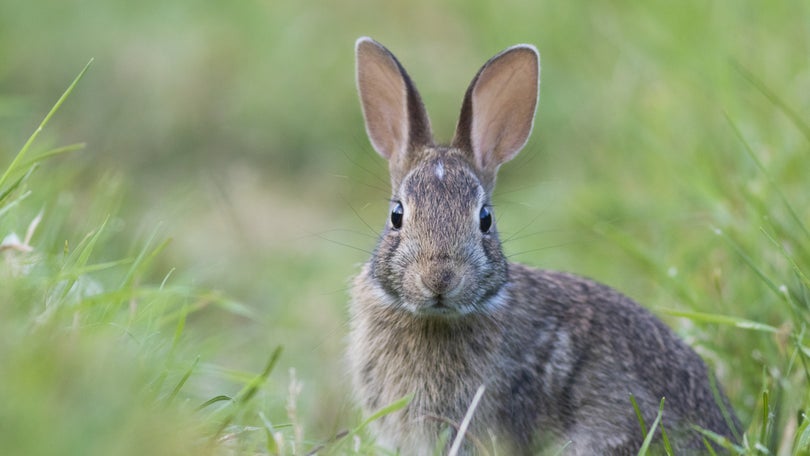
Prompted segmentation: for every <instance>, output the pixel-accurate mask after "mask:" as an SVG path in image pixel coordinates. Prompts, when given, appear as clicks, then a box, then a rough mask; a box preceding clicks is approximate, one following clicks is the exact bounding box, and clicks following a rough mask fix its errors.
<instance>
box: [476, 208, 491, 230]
mask: <svg viewBox="0 0 810 456" xmlns="http://www.w3.org/2000/svg"><path fill="white" fill-rule="evenodd" d="M478 218H479V223H480V225H479V227H480V228H481V232H482V233H489V229H490V228H491V227H492V211H490V210H489V208H488V207H487V206H483V207H482V208H481V213H480V214H479V215H478Z"/></svg>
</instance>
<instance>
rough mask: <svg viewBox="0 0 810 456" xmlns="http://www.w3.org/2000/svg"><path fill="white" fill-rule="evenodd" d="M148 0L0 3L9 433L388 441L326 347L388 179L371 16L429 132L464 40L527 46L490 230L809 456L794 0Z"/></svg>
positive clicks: (441, 127) (244, 448) (64, 437)
mask: <svg viewBox="0 0 810 456" xmlns="http://www.w3.org/2000/svg"><path fill="white" fill-rule="evenodd" d="M139 5H140V6H133V5H130V4H129V3H126V2H117V1H108V2H99V1H90V2H86V3H83V4H82V5H79V4H72V3H70V2H68V3H64V2H62V3H59V4H58V5H57V2H5V3H3V4H0V55H3V56H4V62H6V65H4V66H3V68H2V69H0V175H2V177H0V242H2V243H3V247H0V375H1V376H2V378H3V381H2V382H0V398H3V399H2V403H0V453H3V454H55V453H59V454H129V453H132V454H141V453H144V452H149V453H154V454H184V453H190V454H200V453H203V454H205V453H210V454H248V453H252V454H256V453H258V454H306V453H307V452H309V451H313V450H315V449H318V448H321V450H320V453H319V454H358V453H359V454H374V452H375V451H377V450H375V449H374V447H373V441H371V440H370V438H369V437H368V432H367V430H366V427H367V425H368V421H367V419H368V417H366V418H365V419H364V418H363V417H360V416H359V414H358V412H357V411H356V409H355V406H354V403H353V401H352V399H351V397H350V395H349V393H348V390H349V388H348V386H347V381H346V379H345V366H344V363H343V357H342V347H343V342H342V341H343V338H344V337H345V334H346V331H347V329H346V312H345V306H346V300H347V297H346V295H347V293H346V282H347V278H348V277H349V276H350V275H351V274H353V273H355V272H356V271H357V267H356V264H357V263H359V262H361V261H364V260H365V259H366V258H367V253H366V252H367V251H368V250H369V249H370V248H371V246H372V245H373V243H374V239H375V233H374V230H375V229H376V227H377V226H379V225H380V224H381V223H382V221H383V218H384V217H385V211H386V203H385V199H386V198H387V196H388V195H387V179H386V171H385V164H384V163H383V162H382V161H381V160H380V159H378V158H377V157H376V156H375V154H374V153H373V151H371V148H370V147H369V146H368V144H367V141H366V139H365V137H364V132H363V127H362V122H361V119H360V112H359V109H358V105H357V101H356V95H355V93H354V89H353V80H352V64H353V62H352V55H351V49H352V43H353V42H354V40H355V39H356V38H357V37H358V36H360V35H370V36H373V37H375V38H376V39H379V40H380V41H381V42H383V43H384V44H386V45H387V46H388V47H390V48H391V49H392V50H393V51H394V52H395V53H396V54H397V55H398V56H399V57H400V59H401V60H402V61H403V63H404V64H405V66H406V67H407V68H408V69H409V71H410V73H411V76H413V78H414V80H415V81H416V83H417V85H418V86H419V88H420V90H421V92H422V94H423V96H424V98H425V101H426V103H427V105H428V109H429V111H430V112H431V115H432V116H433V119H432V120H433V123H434V127H435V130H436V132H437V136H438V137H439V138H447V137H449V135H450V132H451V131H452V129H453V123H454V122H455V116H456V115H457V109H458V103H459V102H460V98H461V95H462V94H463V89H464V86H465V84H466V83H467V82H468V81H469V78H470V77H471V76H472V74H473V72H474V71H475V70H476V69H477V66H478V65H480V64H481V63H482V62H484V61H485V60H486V58H488V57H489V56H491V55H492V54H494V53H495V52H497V51H498V50H500V49H502V48H504V47H506V46H508V45H511V44H514V43H516V42H531V43H534V44H536V45H537V46H538V48H539V49H540V51H541V53H542V55H543V82H542V87H541V100H540V106H539V111H538V119H537V122H536V126H535V132H534V136H533V138H532V140H531V141H530V143H529V145H528V146H527V148H526V149H525V150H524V151H523V152H522V153H521V154H520V156H518V157H517V159H516V160H515V162H514V163H510V164H507V165H505V166H504V167H503V169H502V171H501V175H500V178H499V187H498V189H497V191H496V195H495V198H496V199H495V203H496V205H497V207H496V214H497V216H498V223H499V229H500V230H501V233H502V237H503V238H504V239H505V240H506V241H505V249H506V252H507V254H508V255H509V256H510V257H511V258H512V259H513V260H515V261H521V262H524V263H528V264H533V265H537V266H541V267H548V268H554V269H563V270H569V271H573V272H577V273H580V274H583V275H587V276H591V277H593V278H596V279H598V280H600V281H602V282H605V283H608V284H610V285H612V286H614V287H616V288H618V289H620V290H622V291H623V292H625V293H627V294H628V295H630V296H632V297H633V298H635V299H637V300H638V301H640V302H641V303H642V304H643V305H645V306H647V307H649V308H651V309H652V310H653V311H654V312H656V314H657V315H659V316H661V317H662V318H663V319H665V321H666V322H667V323H668V324H670V325H671V326H673V327H674V328H675V329H676V331H677V332H678V333H679V334H680V335H681V336H682V337H683V338H684V339H686V340H687V342H688V343H689V344H690V345H691V346H693V347H695V349H696V350H697V351H698V352H699V353H700V354H701V355H702V356H703V357H704V359H706V361H707V362H708V363H709V364H710V365H711V366H712V367H713V370H714V371H715V372H717V380H718V382H719V383H720V384H722V385H723V387H724V389H725V391H726V392H727V393H728V395H729V397H730V399H731V401H732V404H733V406H734V408H735V410H736V411H737V413H738V415H739V416H740V418H741V420H742V422H743V424H744V425H745V426H746V429H745V440H744V441H743V442H742V444H741V445H740V446H739V448H737V447H735V448H733V451H734V452H739V453H741V454H750V455H755V454H756V455H758V454H808V453H810V443H808V442H810V427H809V425H808V420H806V419H805V418H804V416H805V413H806V410H807V409H808V402H809V401H810V398H809V397H808V391H810V390H808V381H810V366H808V355H810V342H808V334H807V331H808V330H807V326H808V319H809V318H810V317H809V316H810V292H808V286H810V283H809V281H808V277H810V247H808V246H810V229H809V227H808V225H809V224H810V212H808V210H807V208H808V207H810V193H808V192H807V184H806V180H807V170H808V166H807V163H808V159H810V157H809V156H808V155H809V154H810V153H809V152H808V151H810V138H809V137H808V133H807V132H808V131H810V127H808V125H810V122H809V121H808V120H807V119H808V114H807V113H808V106H810V98H808V93H810V91H808V90H807V88H808V85H810V81H809V80H808V77H807V74H808V67H807V62H806V59H805V58H803V56H805V55H807V54H808V51H809V50H810V35H808V29H807V27H806V24H807V23H808V19H810V8H808V7H807V5H805V4H804V3H802V2H787V3H784V4H778V5H777V4H773V3H772V2H764V1H755V0H746V1H731V0H720V1H717V2H713V3H711V4H706V3H705V2H699V1H697V0H695V1H685V2H678V3H677V4H673V3H671V2H664V1H652V2H645V3H638V2H629V1H628V2H614V3H611V4H604V5H601V4H593V3H591V4H587V5H586V4H583V3H574V2H564V3H548V2H545V3H541V2H527V1H523V0H507V1H504V2H499V3H498V4H497V5H496V4H495V3H491V2H488V1H483V0H481V1H478V0H475V1H471V2H457V1H448V2H444V3H442V4H437V3H436V2H432V1H427V0H415V1H409V2H407V3H405V2H393V3H391V4H390V5H388V6H387V7H386V8H385V9H381V10H378V9H377V7H376V6H374V5H372V4H370V3H368V2H352V3H347V4H345V5H343V6H342V7H341V8H340V9H336V8H334V7H333V6H331V4H326V3H320V2H311V3H306V4H303V3H301V2H291V1H283V0H282V1H278V2H271V3H270V4H267V3H262V2H241V3H239V4H233V5H230V4H229V6H227V7H223V6H221V5H215V4H205V5H201V6H199V7H197V8H195V9H193V10H190V9H186V8H184V7H183V5H182V4H180V3H167V2H146V3H143V4H139ZM79 11H81V14H78V12H79ZM35 25H36V26H37V30H38V32H37V33H34V34H32V33H31V30H32V26H35ZM416 30H419V33H415V31H416ZM68 37H69V39H68ZM46 50H47V55H48V56H49V57H48V58H43V57H42V56H43V55H44V54H43V53H44V52H45V51H46ZM155 50H159V51H155ZM91 56H95V57H96V58H95V60H94V63H93V65H92V67H91V69H90V70H89V71H88V72H87V73H86V74H85V73H84V72H82V74H85V76H84V77H83V79H82V81H81V83H80V84H79V85H77V86H73V85H71V87H72V93H70V90H71V89H69V90H68V91H67V92H66V93H65V95H67V94H68V93H69V95H70V97H69V98H68V99H67V100H65V99H64V98H59V94H60V93H62V92H63V91H64V87H65V85H66V82H68V81H71V80H72V78H73V77H74V75H75V74H76V72H77V71H78V70H79V66H80V65H81V64H82V63H83V62H86V61H87V60H88V59H89V58H90V57H91ZM437 62H441V64H438V63H437ZM57 99H58V100H59V101H58V102H57V103H56V106H54V108H55V109H56V108H58V112H56V110H55V109H54V110H53V111H51V112H50V113H48V114H47V116H46V122H42V124H43V125H42V126H43V127H44V128H42V129H40V128H38V127H37V126H38V125H40V122H41V119H42V115H43V113H47V112H48V107H49V106H50V105H52V104H53V101H54V100H57ZM45 124H47V125H45ZM31 131H34V132H35V133H34V134H33V135H32V136H31V137H30V139H29V140H26V138H28V136H27V135H26V134H25V132H31ZM65 143H67V144H68V145H67V146H59V144H65ZM85 143H86V144H87V145H86V146H84V144H85ZM3 239H4V240H3ZM281 346H283V350H282V351H281V352H279V351H277V348H278V347H281ZM401 405H402V404H395V405H394V408H395V407H396V406H401ZM628 406H630V404H628ZM387 411H390V410H383V411H382V413H386V412H387ZM664 413H666V410H664ZM648 424H652V423H648ZM648 427H654V426H652V425H651V426H648ZM706 438H707V440H709V441H711V440H712V436H711V435H706Z"/></svg>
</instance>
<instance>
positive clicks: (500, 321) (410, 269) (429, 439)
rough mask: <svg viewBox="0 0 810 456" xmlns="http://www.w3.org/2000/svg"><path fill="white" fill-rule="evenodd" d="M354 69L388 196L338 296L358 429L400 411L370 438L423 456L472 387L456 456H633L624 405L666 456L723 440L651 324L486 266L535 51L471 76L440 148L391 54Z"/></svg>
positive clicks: (368, 55)
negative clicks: (383, 162)
mask: <svg viewBox="0 0 810 456" xmlns="http://www.w3.org/2000/svg"><path fill="white" fill-rule="evenodd" d="M356 53H357V87H358V91H359V93H360V101H361V104H362V108H363V115H364V117H365V123H366V130H367V132H368V136H369V139H370V140H371V144H372V145H373V147H374V149H375V150H376V151H377V152H378V153H379V154H380V155H382V156H383V157H385V158H386V159H387V160H388V161H389V164H390V174H391V188H392V197H391V207H390V216H389V221H388V223H387V224H386V226H385V229H384V230H383V232H382V234H381V236H380V239H379V243H378V245H377V247H376V249H375V251H374V254H373V256H372V258H371V260H370V261H369V262H368V263H366V264H365V266H364V267H363V270H362V272H361V273H360V275H359V276H358V277H357V278H356V279H355V282H354V287H353V291H352V297H353V302H352V306H351V337H350V345H349V358H350V362H351V371H352V375H353V380H354V385H355V389H356V392H357V394H358V396H359V398H360V400H361V401H362V404H363V407H364V409H365V410H366V411H367V412H370V411H374V410H376V409H379V408H381V407H383V406H385V405H387V404H389V403H391V402H393V401H395V400H397V399H400V398H402V397H404V396H407V395H410V394H412V395H413V399H412V401H411V402H410V404H409V405H408V406H407V407H406V408H405V409H403V410H401V411H399V412H396V413H393V414H391V415H388V416H385V417H383V418H382V419H380V420H378V421H377V422H376V423H375V425H376V429H375V430H376V433H377V436H378V439H379V443H380V444H381V445H384V446H387V447H389V448H391V449H395V450H399V451H400V452H401V453H402V454H415V455H426V454H433V452H434V451H435V450H436V449H437V447H438V446H439V445H441V443H440V435H441V434H442V430H443V429H447V428H449V429H451V431H450V436H451V439H450V440H453V438H454V436H455V433H456V430H457V426H458V424H459V423H460V422H461V421H462V419H463V418H464V416H465V413H466V412H467V410H468V408H469V406H470V403H471V401H472V400H473V396H474V395H475V393H476V391H477V390H478V388H479V387H480V386H482V385H483V386H484V387H485V390H484V391H485V392H484V395H483V397H482V399H481V401H480V403H479V404H478V406H477V408H476V409H475V411H474V413H473V414H472V421H471V423H470V427H469V431H468V432H467V434H466V438H465V444H464V446H462V448H461V452H462V453H464V454H470V453H477V452H478V450H477V448H478V447H479V446H484V447H486V448H491V447H493V446H494V447H497V448H501V449H502V450H503V451H506V453H504V454H531V453H532V452H534V451H540V450H543V449H546V450H548V451H552V452H554V451H558V450H559V449H560V448H563V447H564V448H565V449H564V450H563V454H588V455H596V454H635V453H636V452H637V451H638V449H639V447H640V446H641V444H642V442H643V439H644V435H643V433H642V431H641V426H640V424H639V421H638V419H637V417H636V414H635V412H634V409H633V406H632V404H631V401H630V395H631V394H632V395H633V396H634V397H635V399H636V401H637V402H638V406H639V409H640V410H641V412H642V414H643V416H644V419H645V421H646V422H647V424H648V425H649V424H650V423H652V421H653V420H654V419H655V417H656V414H657V412H658V407H659V402H660V400H661V398H666V401H665V409H664V414H663V421H662V423H663V426H664V428H665V430H666V431H667V435H668V437H669V439H670V441H671V442H672V445H673V446H674V447H675V450H676V452H680V453H679V454H682V452H684V451H687V452H689V451H691V452H700V451H702V450H703V451H705V450H706V447H705V446H704V443H703V437H702V435H701V434H700V433H699V432H697V431H696V430H695V427H700V428H704V429H708V430H711V431H713V432H716V433H718V434H720V435H722V436H725V437H727V438H729V439H732V440H734V439H735V434H736V433H737V429H739V424H738V422H737V418H736V417H735V416H734V413H733V411H732V410H731V408H730V407H729V406H728V403H727V399H726V398H725V396H724V395H723V393H722V392H721V391H719V389H718V390H717V391H716V392H715V393H713V392H712V387H711V386H710V379H709V373H708V372H707V369H706V366H705V364H704V363H703V361H702V360H701V359H700V357H698V355H697V354H695V352H694V351H692V350H691V349H690V348H689V347H688V346H687V345H686V344H685V343H684V342H682V341H681V340H680V339H678V337H677V336H675V334H674V333H673V332H672V331H671V330H670V329H669V328H667V327H666V326H665V325H664V324H663V323H662V322H661V321H659V320H658V319H656V318H655V317H654V316H653V315H652V314H650V313H649V312H648V311H647V310H645V309H643V308H642V307H641V306H639V305H638V304H636V303H635V302H633V301H632V300H630V299H629V298H627V297H626V296H623V295H622V294H620V293H619V292H617V291H615V290H613V289H611V288H608V287H607V286H605V285H601V284H599V283H596V282H593V281H591V280H588V279H585V278H581V277H577V276H575V275H571V274H566V273H562V272H553V271H543V270H538V269H532V268H529V267H527V266H523V265H520V264H515V263H509V262H507V260H506V258H505V257H504V254H503V251H502V249H501V244H500V241H499V240H498V234H497V231H496V227H495V218H494V216H493V212H492V207H491V205H490V204H491V197H492V190H493V188H494V186H495V175H496V172H497V170H498V167H499V166H500V165H501V164H503V163H505V162H507V161H509V160H510V159H512V158H513V157H514V156H515V155H516V154H517V153H518V152H519V151H520V149H521V148H522V147H523V146H524V145H525V143H526V141H527V139H528V137H529V134H530V132H531V129H532V125H533V122H534V112H535V107H536V105H537V95H538V83H539V73H540V68H539V55H538V53H537V50H536V49H535V48H534V47H533V46H530V45H518V46H514V47H511V48H509V49H507V50H505V51H503V52H501V53H500V54H498V55H496V56H495V57H493V58H492V59H490V60H489V61H488V62H487V63H486V64H484V66H483V67H482V68H481V70H480V71H479V72H478V74H477V75H476V76H475V78H473V80H472V83H471V84H470V87H469V88H468V89H467V93H466V95H465V97H464V102H463V104H462V107H461V117H460V119H459V121H458V126H457V128H456V133H455V137H454V139H453V141H452V143H451V144H450V145H449V146H439V145H436V144H434V142H433V137H432V133H431V128H430V121H429V120H428V116H427V113H426V112H425V108H424V106H423V104H422V101H421V99H420V96H419V93H418V92H417V91H416V88H415V87H414V85H413V82H412V81H411V79H410V78H409V77H408V74H407V73H406V72H405V70H404V69H403V68H402V65H400V63H399V62H398V61H397V59H396V58H395V57H394V55H393V54H391V53H390V52H389V51H388V50H387V49H386V48H384V47H383V46H382V45H380V44H379V43H377V42H375V41H373V40H371V39H370V38H360V39H359V40H358V41H357V44H356ZM659 429H660V428H659ZM659 437H660V436H659ZM473 442H478V443H477V444H474V443H473ZM493 442H494V443H493ZM448 446H449V445H448ZM438 449H439V450H441V451H445V452H446V451H447V448H445V449H443V450H442V448H438Z"/></svg>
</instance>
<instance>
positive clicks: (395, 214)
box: [391, 203, 405, 230]
mask: <svg viewBox="0 0 810 456" xmlns="http://www.w3.org/2000/svg"><path fill="white" fill-rule="evenodd" d="M404 211H405V210H404V209H403V208H402V203H397V205H396V206H394V209H392V210H391V226H393V227H394V229H395V230H398V229H400V228H402V213H403V212H404Z"/></svg>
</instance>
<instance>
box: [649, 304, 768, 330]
mask: <svg viewBox="0 0 810 456" xmlns="http://www.w3.org/2000/svg"><path fill="white" fill-rule="evenodd" d="M659 311H660V312H662V313H665V314H667V315H672V316H673V317H683V318H688V319H690V320H692V321H694V322H698V323H717V324H721V325H728V326H734V327H737V328H740V329H750V330H752V331H762V332H769V333H776V332H779V329H778V328H776V327H773V326H771V325H767V324H765V323H759V322H756V321H751V320H746V319H744V318H740V317H733V316H730V315H718V314H710V313H705V312H693V311H691V310H674V309H659Z"/></svg>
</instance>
